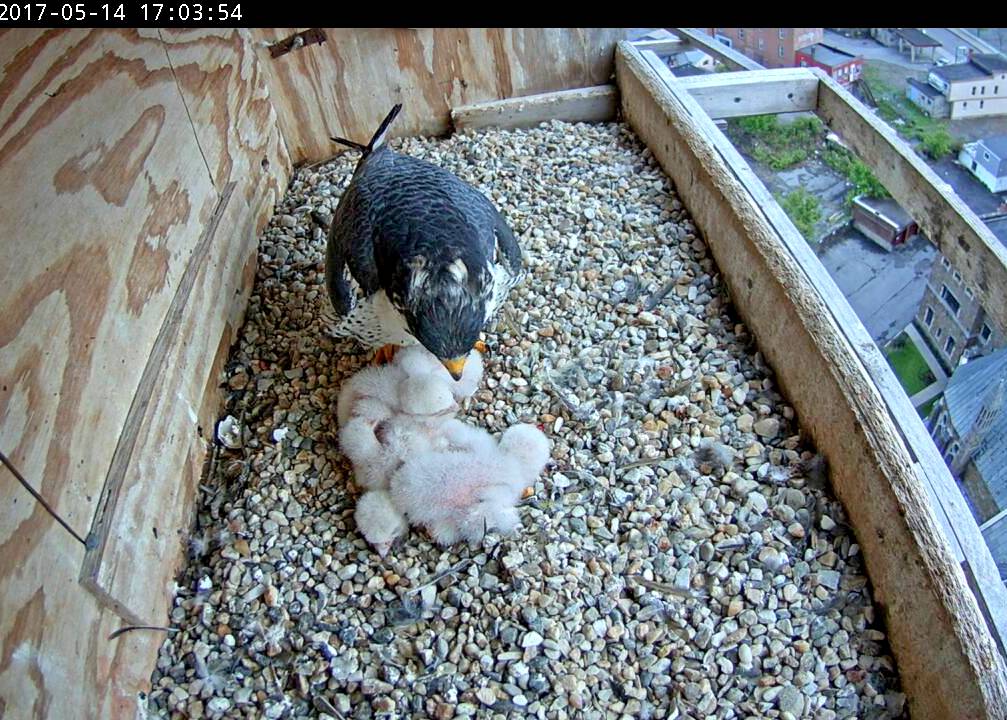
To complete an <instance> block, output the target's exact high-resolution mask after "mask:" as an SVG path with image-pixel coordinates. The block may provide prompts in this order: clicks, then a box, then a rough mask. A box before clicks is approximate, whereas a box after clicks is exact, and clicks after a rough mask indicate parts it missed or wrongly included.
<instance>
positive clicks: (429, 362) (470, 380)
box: [393, 345, 483, 402]
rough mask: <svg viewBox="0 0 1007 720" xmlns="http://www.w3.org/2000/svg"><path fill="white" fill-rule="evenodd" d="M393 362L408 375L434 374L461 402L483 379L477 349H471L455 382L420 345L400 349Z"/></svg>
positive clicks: (439, 362)
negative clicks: (443, 381)
mask: <svg viewBox="0 0 1007 720" xmlns="http://www.w3.org/2000/svg"><path fill="white" fill-rule="evenodd" d="M393 362H394V364H395V365H396V366H397V367H398V368H399V369H401V370H402V371H403V372H404V373H406V374H407V375H410V376H414V377H416V376H420V375H434V376H435V377H437V378H440V379H442V380H445V381H447V382H448V383H449V385H450V387H451V393H452V395H454V398H455V400H457V401H458V402H461V401H462V400H464V399H465V398H467V397H471V396H472V395H473V394H474V393H475V391H476V390H478V389H479V385H480V383H481V382H482V379H483V358H482V354H481V353H480V352H479V351H478V350H471V351H470V352H469V356H468V359H467V360H466V361H465V368H464V369H463V370H462V377H461V380H458V381H457V382H455V380H454V378H452V377H451V373H449V372H448V371H447V368H445V367H444V366H443V365H442V364H441V361H440V360H438V359H437V357H436V356H435V355H434V354H433V353H431V352H430V351H429V350H427V349H426V348H425V347H423V346H422V345H410V346H409V347H407V348H405V349H403V350H400V351H399V352H398V353H397V354H396V355H395V359H394V361H393Z"/></svg>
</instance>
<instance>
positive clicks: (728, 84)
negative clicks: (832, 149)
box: [677, 68, 818, 120]
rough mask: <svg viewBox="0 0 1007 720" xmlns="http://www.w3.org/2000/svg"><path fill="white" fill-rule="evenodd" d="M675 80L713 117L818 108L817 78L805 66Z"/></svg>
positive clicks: (696, 76)
mask: <svg viewBox="0 0 1007 720" xmlns="http://www.w3.org/2000/svg"><path fill="white" fill-rule="evenodd" d="M677 81H678V82H679V83H680V85H681V86H682V87H684V88H685V89H686V90H688V91H689V94H690V95H692V97H693V98H694V99H695V100H696V102H698V103H699V106H700V107H701V108H703V110H704V111H705V112H706V114H707V115H709V116H710V117H711V118H713V119H714V120H718V119H720V118H729V117H739V116H743V115H775V114H777V113H789V112H807V111H814V110H815V109H816V108H817V107H818V77H817V76H816V75H814V73H812V72H811V71H809V70H808V69H807V68H780V69H778V70H758V71H751V70H749V71H742V72H731V73H713V74H710V75H692V76H689V77H683V78H677Z"/></svg>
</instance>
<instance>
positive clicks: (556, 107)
mask: <svg viewBox="0 0 1007 720" xmlns="http://www.w3.org/2000/svg"><path fill="white" fill-rule="evenodd" d="M618 96H619V93H618V91H617V90H616V88H615V86H614V85H599V86H596V87H589V88H577V89H575V90H560V91H557V92H551V93H542V94H540V95H525V96H522V97H516V98H509V99H507V100H493V101H490V102H485V103H477V104H475V105H462V106H461V107H457V108H454V109H453V110H452V111H451V122H452V124H453V125H454V128H455V130H456V131H457V130H478V129H479V128H487V127H493V128H508V129H509V128H523V127H534V126H535V125H538V124H539V123H541V122H543V121H546V120H563V121H564V122H608V121H611V120H614V119H615V116H616V109H617V107H618Z"/></svg>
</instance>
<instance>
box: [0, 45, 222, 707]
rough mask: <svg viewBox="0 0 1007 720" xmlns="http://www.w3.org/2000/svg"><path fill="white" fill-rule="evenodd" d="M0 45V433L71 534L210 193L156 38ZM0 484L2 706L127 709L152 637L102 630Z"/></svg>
mask: <svg viewBox="0 0 1007 720" xmlns="http://www.w3.org/2000/svg"><path fill="white" fill-rule="evenodd" d="M0 43H2V45H3V47H4V52H3V57H4V58H5V62H4V64H3V66H2V68H0V186H2V187H4V188H5V196H4V202H3V209H2V210H0V213H2V217H3V225H4V227H6V228H17V232H16V233H6V234H5V235H4V236H3V237H2V238H0V244H2V250H3V254H4V257H5V258H6V259H7V260H6V261H5V262H4V263H3V264H2V265H0V388H2V392H0V444H2V446H3V448H4V450H5V452H6V453H7V454H8V456H9V457H11V459H12V460H13V461H14V462H15V464H16V465H17V466H18V467H19V468H20V469H21V471H22V472H23V473H24V474H25V476H26V477H27V478H28V479H29V480H30V481H32V482H33V484H34V485H35V487H36V488H37V489H38V490H39V491H40V492H41V493H42V494H43V495H44V496H45V497H46V498H47V500H48V501H49V502H50V503H52V504H53V505H54V506H55V507H56V509H57V510H58V511H59V512H60V514H61V515H62V516H63V517H65V518H66V519H67V520H68V522H69V523H70V524H71V526H73V527H74V528H75V529H76V530H77V531H78V532H79V533H81V534H82V535H83V534H86V531H87V528H88V526H89V524H90V521H91V518H92V515H93V513H94V510H95V508H96V506H97V503H98V500H99V496H100V494H101V489H102V485H103V482H104V478H105V476H106V473H107V472H108V469H109V466H110V463H111V459H112V456H113V452H114V449H115V447H116V443H117V440H118V438H119V435H120V433H121V430H122V425H123V421H124V418H125V417H126V414H127V411H128V408H129V406H130V403H131V400H132V397H133V394H134V392H135V390H136V388H137V386H138V384H139V381H140V377H141V374H142V371H143V368H144V365H145V363H146V360H147V356H148V355H149V353H150V350H151V348H152V346H153V344H154V341H155V338H156V335H157V333H158V329H159V328H160V327H161V325H162V323H163V321H164V317H165V315H166V313H167V310H168V307H169V305H170V302H171V298H172V297H173V295H174V293H175V289H176V287H177V285H178V282H179V279H180V278H181V277H182V275H183V272H184V268H185V266H186V263H187V262H188V260H189V256H190V254H191V253H192V249H193V248H194V247H195V245H196V242H197V241H198V239H199V236H200V231H201V230H202V226H203V225H204V224H205V222H206V220H207V218H208V217H209V215H210V213H211V212H212V211H213V206H214V203H215V199H216V192H215V190H214V188H213V184H212V182H211V178H210V176H209V174H208V172H207V168H206V164H205V163H204V161H203V159H202V156H201V154H200V151H199V146H198V144H197V142H196V138H195V136H194V134H193V131H192V126H191V123H190V121H189V117H188V114H187V111H186V107H185V104H184V103H183V101H182V98H181V96H180V94H179V91H178V86H177V84H176V81H175V78H174V76H173V74H172V69H171V67H170V66H169V64H168V62H167V57H166V55H165V50H164V46H163V44H162V43H161V41H160V40H159V39H158V38H157V37H156V36H153V37H152V36H151V35H150V34H146V35H145V34H143V33H140V32H136V31H131V30H121V31H118V30H117V31H110V30H94V31H85V30H71V31H51V30H38V31H35V30H19V31H16V32H11V33H7V34H5V35H3V37H2V38H0ZM0 489H2V492H3V494H4V496H5V497H7V498H10V499H11V502H7V503H4V505H3V507H2V509H0V607H2V608H3V612H2V613H0V643H2V649H0V658H2V659H0V697H2V698H3V701H4V705H5V707H4V712H5V713H6V716H8V717H25V716H39V717H80V716H81V714H82V708H87V711H86V712H87V713H93V714H94V715H93V716H95V717H119V716H120V712H121V713H123V714H124V716H129V717H132V716H133V715H134V714H135V703H136V700H137V697H136V692H138V690H139V688H142V686H143V684H145V683H146V682H148V679H149V672H150V663H151V662H152V661H153V658H154V657H155V655H156V649H157V645H158V644H159V642H160V639H161V637H160V636H157V637H155V636H150V637H139V636H137V637H135V638H125V640H126V642H124V643H109V642H108V641H107V640H106V639H105V638H106V637H107V634H108V632H109V631H110V628H111V627H113V626H114V625H116V624H117V620H116V619H115V618H114V617H112V615H111V613H107V612H105V611H104V610H102V608H101V607H100V606H99V604H98V603H97V602H96V601H95V599H94V598H93V597H92V596H91V595H90V594H89V593H87V592H83V591H81V590H80V588H79V587H77V585H76V580H77V577H78V573H79V569H80V563H81V561H82V556H83V548H82V547H80V546H79V544H77V543H75V542H74V541H72V540H70V539H69V536H68V535H66V534H65V532H64V531H63V529H62V528H60V527H58V526H57V525H56V524H55V522H54V521H53V520H51V519H50V517H49V516H48V515H47V514H46V513H45V512H44V511H43V510H42V509H41V507H39V506H36V505H35V504H34V503H32V502H30V501H29V498H27V496H26V494H25V493H24V491H23V489H22V488H21V487H20V486H18V485H17V484H16V482H15V481H14V479H13V478H12V477H10V475H9V474H8V473H6V472H3V473H0ZM68 540H69V542H71V543H73V544H72V545H67V541H68ZM148 635H149V634H148ZM125 648H132V650H135V651H136V652H139V653H141V655H142V656H143V659H142V660H138V659H137V658H138V656H136V655H132V654H131V652H132V651H131V650H130V651H127V650H125ZM143 653H146V654H145V655H143ZM141 668H142V669H141ZM144 675H145V676H146V677H143V676H144ZM121 683H124V684H121Z"/></svg>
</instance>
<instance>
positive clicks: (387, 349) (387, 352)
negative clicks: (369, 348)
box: [371, 345, 399, 365]
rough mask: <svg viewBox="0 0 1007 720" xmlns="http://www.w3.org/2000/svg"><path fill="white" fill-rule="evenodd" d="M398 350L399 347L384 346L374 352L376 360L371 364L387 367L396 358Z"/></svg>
mask: <svg viewBox="0 0 1007 720" xmlns="http://www.w3.org/2000/svg"><path fill="white" fill-rule="evenodd" d="M398 349H399V346H398V345H382V346H381V347H379V348H378V349H377V350H375V351H374V359H373V360H371V364H372V365H387V364H388V363H390V362H391V361H392V360H393V359H394V358H395V353H396V352H398Z"/></svg>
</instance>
